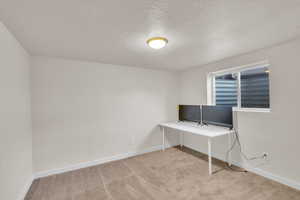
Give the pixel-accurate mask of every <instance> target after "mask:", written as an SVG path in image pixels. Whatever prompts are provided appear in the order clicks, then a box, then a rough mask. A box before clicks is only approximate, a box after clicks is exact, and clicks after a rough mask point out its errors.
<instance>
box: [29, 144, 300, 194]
mask: <svg viewBox="0 0 300 200" xmlns="http://www.w3.org/2000/svg"><path fill="white" fill-rule="evenodd" d="M213 162H214V170H215V171H216V172H215V173H214V174H213V175H212V176H208V169H207V168H208V165H207V157H206V156H205V155H203V154H201V153H198V152H195V151H192V150H190V149H188V148H183V149H182V150H180V149H179V148H170V149H167V150H166V151H165V152H162V151H157V152H152V153H148V154H144V155H140V156H136V157H132V158H128V159H124V160H120V161H115V162H111V163H107V164H103V165H98V166H95V167H90V168H85V169H80V170H76V171H72V172H67V173H64V174H59V175H54V176H49V177H46V178H42V179H38V180H35V181H34V183H33V184H32V186H31V189H30V191H29V192H28V194H27V197H26V200H171V199H172V200H300V191H297V190H294V189H292V188H289V187H287V186H284V185H281V184H279V183H276V182H273V181H271V180H268V179H265V178H263V177H261V176H258V175H255V174H252V173H249V172H248V173H239V172H233V171H231V170H229V169H226V167H225V164H224V163H222V162H221V161H217V160H213Z"/></svg>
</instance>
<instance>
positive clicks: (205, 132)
mask: <svg viewBox="0 0 300 200" xmlns="http://www.w3.org/2000/svg"><path fill="white" fill-rule="evenodd" d="M159 126H161V127H167V128H172V129H176V130H180V131H184V132H188V133H192V134H196V135H202V136H206V137H218V136H222V135H228V134H231V133H233V130H231V129H229V128H225V127H220V126H213V125H208V126H207V125H203V126H201V125H198V124H196V123H193V122H167V123H161V124H159Z"/></svg>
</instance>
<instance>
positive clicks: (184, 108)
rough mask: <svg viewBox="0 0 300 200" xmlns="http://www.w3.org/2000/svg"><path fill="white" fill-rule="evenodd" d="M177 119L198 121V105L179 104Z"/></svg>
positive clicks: (199, 114) (199, 117)
mask: <svg viewBox="0 0 300 200" xmlns="http://www.w3.org/2000/svg"><path fill="white" fill-rule="evenodd" d="M179 121H190V122H198V123H200V122H201V107H200V105H179Z"/></svg>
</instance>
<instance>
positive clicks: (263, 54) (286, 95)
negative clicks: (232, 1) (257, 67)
mask: <svg viewBox="0 0 300 200" xmlns="http://www.w3.org/2000/svg"><path fill="white" fill-rule="evenodd" d="M299 52H300V39H297V40H293V41H290V42H287V43H284V44H281V45H278V46H274V47H272V48H268V49H264V50H260V51H256V52H253V53H249V54H245V55H241V56H236V57H232V58H228V59H225V60H222V61H219V62H215V63H211V64H208V65H205V66H202V67H198V68H194V69H191V70H188V71H186V72H183V73H182V75H181V78H180V79H181V83H180V87H181V94H180V103H181V104H205V103H206V91H207V89H206V76H207V73H208V72H213V71H218V70H221V69H225V68H230V67H236V66H240V65H245V64H251V63H255V62H258V61H262V60H265V59H268V60H269V62H270V64H271V68H270V69H271V73H270V83H271V86H270V87H271V88H270V89H271V94H270V95H271V96H270V97H271V109H272V111H271V113H253V112H252V113H250V112H238V113H237V120H238V121H237V125H238V129H239V133H240V136H241V142H242V144H243V147H244V150H245V152H246V153H247V154H248V155H249V156H255V155H261V154H262V153H263V152H267V153H269V161H268V162H267V163H263V164H262V165H261V163H260V164H259V165H258V163H250V167H256V168H257V169H258V171H259V170H262V172H263V173H271V174H272V175H275V176H278V177H279V178H282V179H286V181H287V182H290V183H295V184H298V187H300V170H299V169H300V160H299V154H300V145H299V141H300V130H299V112H300V110H299V102H300V93H299V74H300V59H299ZM185 145H187V146H190V147H192V148H194V149H197V150H199V151H202V152H206V142H205V140H203V139H201V138H199V137H193V136H188V137H185ZM226 148H227V140H226V139H225V138H221V139H218V140H217V141H216V143H215V146H214V153H215V155H217V156H219V157H222V158H225V153H224V152H225V151H226ZM234 159H235V160H237V161H239V160H240V158H239V157H238V156H236V155H235V157H234Z"/></svg>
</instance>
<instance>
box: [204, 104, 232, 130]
mask: <svg viewBox="0 0 300 200" xmlns="http://www.w3.org/2000/svg"><path fill="white" fill-rule="evenodd" d="M202 122H203V123H204V124H212V125H217V126H224V127H228V128H232V127H233V123H232V107H228V106H207V105H203V106H202Z"/></svg>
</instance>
